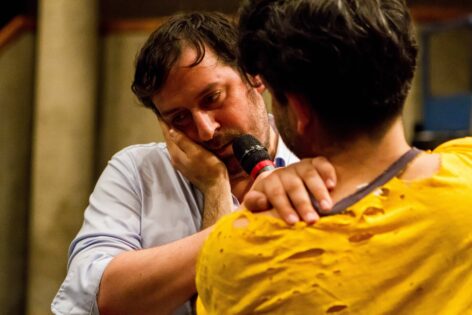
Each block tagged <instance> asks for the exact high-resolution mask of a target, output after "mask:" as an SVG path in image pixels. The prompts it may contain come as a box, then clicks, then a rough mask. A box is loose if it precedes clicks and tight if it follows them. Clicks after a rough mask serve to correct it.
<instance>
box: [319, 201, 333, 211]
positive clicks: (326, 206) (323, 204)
mask: <svg viewBox="0 0 472 315" xmlns="http://www.w3.org/2000/svg"><path fill="white" fill-rule="evenodd" d="M331 205H332V204H331V201H329V200H327V199H323V200H321V202H320V206H321V209H323V210H329V209H331Z"/></svg>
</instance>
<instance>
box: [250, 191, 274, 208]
mask: <svg viewBox="0 0 472 315" xmlns="http://www.w3.org/2000/svg"><path fill="white" fill-rule="evenodd" d="M243 206H244V207H245V208H246V209H248V210H249V211H252V212H261V211H266V210H269V209H270V208H271V205H270V203H269V200H268V199H267V197H266V196H265V195H264V194H263V193H261V192H260V191H255V190H252V191H250V192H248V193H247V194H246V196H244V200H243Z"/></svg>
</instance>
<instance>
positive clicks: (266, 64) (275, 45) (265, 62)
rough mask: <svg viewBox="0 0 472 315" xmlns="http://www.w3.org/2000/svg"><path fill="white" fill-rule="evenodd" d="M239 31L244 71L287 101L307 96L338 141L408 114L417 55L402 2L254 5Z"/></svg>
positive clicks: (276, 0) (250, 1) (262, 0)
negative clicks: (294, 96)
mask: <svg viewBox="0 0 472 315" xmlns="http://www.w3.org/2000/svg"><path fill="white" fill-rule="evenodd" d="M239 31H240V38H239V43H238V46H239V52H240V65H241V68H242V69H243V71H245V72H247V73H249V74H251V75H256V74H260V75H261V76H262V78H263V79H264V80H265V82H266V83H267V84H268V85H269V87H270V88H271V89H272V90H273V92H274V94H275V95H274V96H275V98H276V99H277V101H278V102H279V103H281V104H286V102H287V98H286V93H294V94H299V95H301V96H302V97H303V98H305V99H306V100H307V101H308V102H309V103H310V105H311V107H312V109H313V110H314V112H315V113H316V114H317V115H318V116H319V118H320V122H321V123H322V125H323V127H324V128H325V130H327V132H328V133H329V134H330V135H331V136H333V137H334V138H335V139H336V140H339V141H342V140H343V139H347V138H352V137H353V136H357V135H359V134H360V133H363V134H365V133H369V134H370V133H379V132H383V131H384V130H385V128H386V127H388V126H389V124H390V122H391V121H392V120H393V119H394V118H395V117H397V116H398V115H400V114H401V111H402V108H403V103H404V101H405V98H406V95H407V94H408V91H409V88H410V84H411V80H412V78H413V75H414V70H415V67H416V56H417V52H418V48H417V43H416V39H415V37H414V31H413V28H412V21H411V17H410V15H409V12H408V9H407V7H406V4H405V2H404V1H403V0H381V1H378V0H247V1H246V2H245V4H243V6H242V8H241V11H240V21H239Z"/></svg>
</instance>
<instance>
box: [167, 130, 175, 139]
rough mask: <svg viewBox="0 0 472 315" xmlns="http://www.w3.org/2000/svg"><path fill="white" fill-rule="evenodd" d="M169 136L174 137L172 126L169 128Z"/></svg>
mask: <svg viewBox="0 0 472 315" xmlns="http://www.w3.org/2000/svg"><path fill="white" fill-rule="evenodd" d="M169 136H170V137H171V138H175V136H176V133H175V131H174V129H172V128H171V129H169Z"/></svg>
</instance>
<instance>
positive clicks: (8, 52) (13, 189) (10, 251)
mask: <svg viewBox="0 0 472 315" xmlns="http://www.w3.org/2000/svg"><path fill="white" fill-rule="evenodd" d="M0 69H1V71H0V100H2V103H1V104H0V222H1V226H2V227H1V228H0V310H1V313H2V314H5V315H17V314H24V312H25V310H24V304H25V301H24V298H25V288H26V257H27V255H26V248H27V247H26V242H27V238H28V237H27V235H28V230H27V227H26V222H27V214H28V206H29V195H30V194H29V188H30V165H31V159H30V157H31V131H32V130H31V129H32V128H31V119H32V114H31V113H32V107H33V106H32V105H33V69H34V35H33V34H32V33H31V32H27V33H23V34H21V35H20V36H19V37H18V38H17V39H15V40H14V41H12V42H10V43H9V44H8V45H7V46H5V47H1V49H0Z"/></svg>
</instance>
